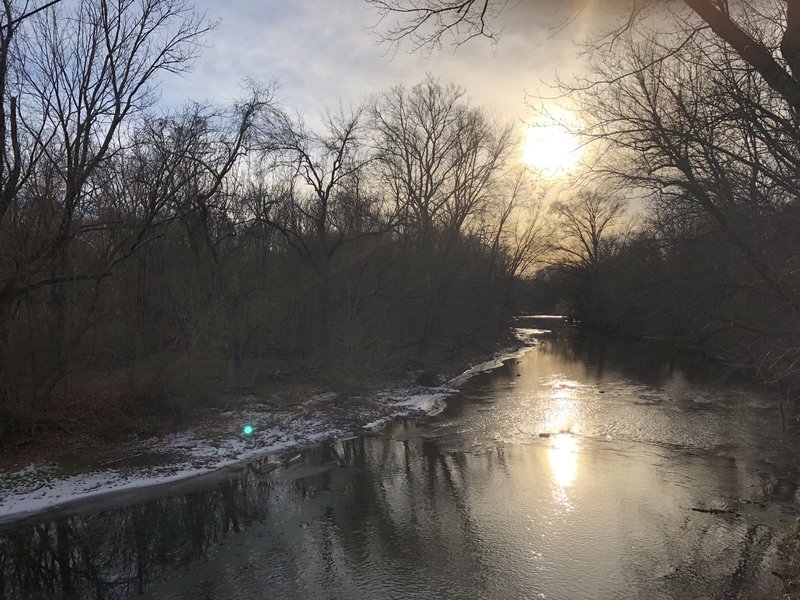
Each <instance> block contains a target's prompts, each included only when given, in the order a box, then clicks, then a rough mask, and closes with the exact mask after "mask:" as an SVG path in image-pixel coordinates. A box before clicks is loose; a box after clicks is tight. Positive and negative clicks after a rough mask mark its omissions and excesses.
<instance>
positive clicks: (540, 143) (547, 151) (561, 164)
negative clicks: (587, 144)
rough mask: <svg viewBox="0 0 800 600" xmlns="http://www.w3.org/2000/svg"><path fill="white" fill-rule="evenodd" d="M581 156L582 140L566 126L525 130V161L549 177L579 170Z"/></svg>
mask: <svg viewBox="0 0 800 600" xmlns="http://www.w3.org/2000/svg"><path fill="white" fill-rule="evenodd" d="M582 155H583V150H582V148H581V145H580V140H579V139H578V137H577V136H576V135H575V134H573V133H570V131H569V130H568V129H567V128H566V127H564V126H563V125H558V124H532V125H529V126H528V128H527V130H526V131H525V141H524V145H523V147H522V159H523V160H524V161H525V164H527V165H528V166H529V167H531V168H532V169H535V170H536V171H539V172H541V173H542V174H543V175H545V176H547V177H551V178H556V177H561V176H564V175H568V174H569V173H571V172H572V171H574V170H575V169H577V168H578V165H579V164H580V161H581V157H582Z"/></svg>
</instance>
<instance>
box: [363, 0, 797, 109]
mask: <svg viewBox="0 0 800 600" xmlns="http://www.w3.org/2000/svg"><path fill="white" fill-rule="evenodd" d="M366 2H367V4H368V5H369V6H371V7H372V8H373V9H374V10H375V11H376V12H377V14H378V15H379V17H380V20H381V22H384V21H387V20H391V19H394V18H397V19H398V20H397V21H396V22H394V23H393V24H392V25H390V26H389V27H388V29H387V31H386V33H385V34H383V38H382V39H383V40H384V41H387V42H389V43H391V44H395V45H396V44H398V43H400V42H401V41H403V40H406V39H407V40H409V41H410V42H411V44H412V46H413V47H414V48H415V49H420V48H427V49H430V48H433V47H436V46H439V45H441V41H442V38H443V37H449V38H450V39H451V40H452V41H453V43H454V44H455V45H460V44H462V43H464V42H466V41H469V40H471V39H473V38H475V37H484V38H488V39H490V40H492V41H496V39H497V36H498V30H497V27H496V26H495V25H494V21H495V19H496V18H497V17H498V16H499V15H500V13H502V12H503V11H504V10H505V9H506V8H507V7H508V2H507V1H505V0H503V1H501V0H366ZM586 4H588V2H586V3H584V6H585V5H586ZM662 4H663V3H661V2H658V1H657V0H634V1H633V2H632V3H631V8H630V9H629V12H628V14H627V15H626V16H625V18H624V20H623V24H622V25H620V26H619V27H617V28H615V29H613V30H612V31H610V32H608V35H609V36H610V37H611V38H613V39H616V37H617V36H619V35H620V34H621V33H622V32H624V31H626V30H628V29H629V28H631V27H632V26H633V25H634V24H635V23H636V22H637V21H639V20H640V19H642V18H643V17H644V16H646V15H648V14H649V13H650V12H651V11H652V10H654V9H661V8H662ZM761 4H762V3H761V2H757V1H755V0H731V1H728V0H683V5H684V6H685V7H688V8H689V9H690V10H691V11H692V12H693V13H694V15H696V16H697V17H698V18H699V20H700V21H701V23H702V24H703V25H705V26H707V27H708V28H710V29H711V30H712V31H713V32H714V33H715V34H716V35H717V36H718V37H719V38H720V39H721V40H723V41H724V42H725V43H727V44H728V45H730V47H731V48H732V49H733V50H734V51H735V52H736V53H737V54H738V55H739V56H740V57H741V58H742V60H744V61H745V62H746V63H747V64H748V65H750V67H751V68H753V69H754V70H755V71H756V72H758V73H759V75H760V76H761V77H762V78H763V80H764V81H765V82H766V83H767V84H768V85H769V86H770V87H772V88H773V89H775V90H776V91H777V92H778V93H779V94H780V95H781V96H782V97H783V98H784V99H785V100H786V102H787V103H788V104H789V105H790V106H791V107H793V109H794V110H798V109H800V0H776V1H775V2H773V7H775V6H779V7H782V8H783V10H784V11H785V12H784V15H785V16H783V17H781V18H780V21H781V22H782V24H781V27H780V32H779V34H778V37H779V39H778V41H777V44H773V43H772V40H770V39H768V38H761V37H759V36H758V35H756V34H754V33H753V32H752V29H751V26H752V24H753V22H754V21H757V20H758V19H760V18H763V17H764V16H765V15H766V14H768V13H769V12H771V11H769V10H767V11H765V10H764V9H763V7H762V6H760V5H761ZM581 10H582V8H581V7H578V8H577V9H576V12H580V11H581ZM676 16H677V20H678V22H679V23H681V22H682V21H683V18H684V17H683V16H682V15H676ZM575 17H576V14H574V13H573V14H571V15H569V16H568V17H567V18H566V20H567V21H569V20H571V19H573V18H575ZM768 18H770V19H771V18H772V17H768ZM775 46H778V47H779V49H780V51H781V56H782V59H783V61H781V60H779V59H778V58H777V57H776V55H775V52H774V49H775Z"/></svg>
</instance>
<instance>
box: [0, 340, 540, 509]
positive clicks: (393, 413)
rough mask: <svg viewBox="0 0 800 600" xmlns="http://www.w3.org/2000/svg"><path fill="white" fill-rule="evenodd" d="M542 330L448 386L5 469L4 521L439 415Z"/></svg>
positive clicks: (326, 398)
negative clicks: (95, 458) (108, 454)
mask: <svg viewBox="0 0 800 600" xmlns="http://www.w3.org/2000/svg"><path fill="white" fill-rule="evenodd" d="M540 331H541V332H542V333H544V331H543V330H528V329H519V328H518V329H516V330H515V333H516V335H517V337H518V338H519V339H520V341H522V342H523V343H524V344H525V346H523V347H522V348H519V349H515V350H513V351H508V352H502V353H499V354H498V355H496V356H495V357H493V358H492V359H491V360H488V361H486V362H483V363H480V364H478V365H475V366H473V367H470V368H469V369H467V370H466V371H464V373H462V374H461V375H459V376H457V377H455V378H453V379H451V380H450V381H449V382H448V384H447V386H446V387H407V388H401V389H395V390H386V391H382V392H379V393H377V394H375V395H374V396H373V397H370V398H364V399H362V400H363V401H362V402H357V403H355V404H353V403H349V404H347V405H346V406H341V405H340V403H337V402H336V400H337V396H336V394H332V393H326V394H320V395H318V396H316V397H314V398H311V399H310V400H309V401H308V402H307V403H304V404H305V405H307V409H306V410H303V411H297V410H295V411H281V412H275V411H272V410H264V411H259V410H252V411H245V412H242V411H236V412H234V411H231V412H227V413H222V414H221V415H219V423H218V427H217V428H216V431H217V434H215V435H211V436H209V435H208V433H207V432H205V431H197V430H192V429H190V430H187V431H183V432H180V433H176V434H172V435H169V436H166V437H162V438H153V439H149V440H144V441H138V442H133V443H131V445H130V446H129V447H128V448H126V452H125V453H124V456H122V458H120V459H117V460H114V461H108V462H107V463H105V464H104V465H100V466H99V467H98V469H96V470H94V471H91V472H83V473H77V474H72V475H68V474H65V473H64V472H63V471H61V470H60V469H59V468H58V467H57V466H54V465H46V464H45V465H31V466H29V467H27V468H25V469H22V470H20V471H16V472H6V473H0V523H3V522H9V521H12V520H16V519H17V518H22V517H24V516H28V515H30V514H31V513H34V512H36V511H41V510H44V509H51V508H56V507H58V506H60V505H62V504H65V503H68V502H73V501H76V500H78V499H85V498H90V497H92V496H98V495H102V494H107V493H109V492H113V491H119V490H131V489H135V488H142V487H147V486H152V485H156V484H163V483H167V482H171V481H178V480H181V479H187V478H191V477H195V476H197V475H201V474H204V473H209V472H211V471H214V470H217V469H221V468H223V467H226V466H229V465H232V464H235V463H238V462H242V461H247V460H252V459H255V458H265V457H266V458H270V457H273V456H274V457H275V461H276V462H280V461H281V460H282V456H281V455H283V454H286V453H288V452H289V451H296V450H299V449H302V448H306V447H308V446H311V445H313V444H316V443H319V442H322V441H325V440H331V439H336V438H340V437H348V436H352V435H353V433H354V432H357V431H358V430H359V429H361V430H366V431H376V430H378V429H381V428H383V427H385V426H386V425H388V424H389V423H390V422H391V421H393V420H395V419H397V418H400V417H404V416H411V415H415V414H427V415H435V414H438V413H439V412H441V411H442V410H444V408H445V406H446V399H447V398H448V397H449V396H452V395H454V394H457V393H458V389H456V388H458V387H459V386H461V385H463V384H464V383H465V382H466V381H467V380H468V379H469V378H471V377H473V376H474V375H476V374H477V373H481V372H484V371H488V370H491V369H495V368H497V367H499V366H501V365H502V364H503V361H505V360H508V359H510V358H514V357H518V356H521V355H522V354H524V353H525V352H527V351H528V350H530V348H531V347H532V345H534V344H535V334H537V333H539V332H540ZM147 456H161V457H165V456H166V457H169V460H166V461H162V462H165V464H158V465H156V466H141V465H140V464H139V462H138V461H137V459H138V458H142V457H147ZM137 464H139V466H137Z"/></svg>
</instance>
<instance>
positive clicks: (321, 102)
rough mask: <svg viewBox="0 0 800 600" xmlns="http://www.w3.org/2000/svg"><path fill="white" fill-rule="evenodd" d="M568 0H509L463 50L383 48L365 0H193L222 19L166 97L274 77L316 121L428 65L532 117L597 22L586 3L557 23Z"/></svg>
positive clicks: (205, 95)
mask: <svg viewBox="0 0 800 600" xmlns="http://www.w3.org/2000/svg"><path fill="white" fill-rule="evenodd" d="M572 1H578V0H572ZM592 1H593V2H598V0H592ZM604 1H608V0H604ZM569 2H570V0H528V1H527V2H526V1H525V0H520V2H519V3H517V4H516V6H515V2H514V1H513V0H512V1H511V2H509V5H510V6H509V8H508V9H507V10H506V12H505V13H504V15H503V16H502V18H501V20H500V25H501V26H502V28H503V33H502V37H501V39H500V42H499V44H498V45H497V46H496V47H495V48H493V47H492V45H491V43H490V42H489V41H488V40H485V39H476V40H473V41H472V42H470V43H469V44H468V45H466V46H462V47H461V48H459V49H458V51H457V52H453V50H452V49H450V48H445V49H444V50H443V51H441V52H434V53H433V54H432V55H430V56H426V55H424V54H420V53H417V54H410V53H409V52H408V51H407V49H401V50H400V51H399V52H397V53H396V54H395V55H394V57H387V56H386V51H387V48H386V47H385V46H380V45H378V43H377V39H376V37H375V36H374V35H373V34H371V32H370V26H371V25H372V24H374V23H375V22H376V15H375V14H374V13H371V12H370V11H369V10H368V9H367V7H366V6H365V4H364V3H363V2H362V0H335V1H333V0H228V1H227V2H224V3H222V2H216V1H213V0H197V2H196V6H197V9H198V10H199V11H201V12H202V11H207V13H208V15H209V17H211V18H212V19H216V18H219V19H221V23H220V25H219V27H218V28H217V30H216V31H214V32H212V33H211V34H210V35H209V36H208V37H207V39H206V42H207V45H208V47H207V48H205V50H204V51H203V55H202V57H201V58H200V59H199V61H198V62H197V63H196V65H195V68H194V70H193V71H192V72H191V73H189V74H188V75H186V76H185V77H184V78H183V79H179V78H176V77H171V78H169V79H168V80H167V81H165V85H164V95H163V98H162V99H163V102H164V103H165V104H167V105H169V106H179V105H181V104H182V103H183V102H184V101H186V100H189V99H192V100H197V101H201V102H202V101H210V102H214V103H226V102H228V101H230V100H231V99H232V98H233V97H235V96H236V93H237V90H239V89H240V84H241V82H242V81H243V79H244V78H246V77H250V78H253V79H255V80H258V81H261V82H269V81H277V82H278V83H279V84H280V93H279V98H280V100H281V101H282V104H283V105H284V107H288V108H290V109H293V110H297V111H299V112H300V113H302V114H303V115H304V116H306V117H307V118H308V120H309V121H310V122H314V121H315V120H316V115H317V114H318V113H319V111H320V110H322V109H323V108H324V107H325V106H332V107H333V106H335V105H336V104H337V103H338V102H339V101H340V100H341V101H342V102H343V103H344V104H345V105H347V104H351V103H352V104H358V103H360V102H361V101H362V100H363V99H364V98H365V96H367V95H368V94H371V93H377V92H382V91H384V90H386V89H388V88H390V87H391V86H393V85H396V84H398V83H405V84H413V83H416V82H418V81H420V80H421V79H422V78H423V77H424V75H425V73H426V72H431V73H432V74H433V75H434V76H438V77H441V79H442V81H443V82H445V83H456V84H458V85H461V86H463V87H464V88H466V90H467V93H468V95H469V96H470V97H471V98H472V99H473V100H474V102H475V103H476V104H478V105H481V106H483V107H485V108H488V109H491V110H494V111H496V112H497V113H498V114H499V115H500V116H503V117H506V118H510V119H514V120H517V121H522V120H529V119H530V118H531V115H530V112H529V109H528V108H527V107H526V105H525V98H526V92H527V93H532V94H536V93H541V94H546V93H548V88H547V82H552V81H553V80H554V78H555V76H556V74H558V75H559V76H561V77H566V78H569V77H571V76H572V73H573V72H574V71H575V70H576V69H579V68H580V64H581V63H580V61H579V59H578V58H577V52H576V50H575V47H574V46H573V44H572V41H573V40H574V39H579V38H581V37H582V36H583V35H584V34H585V33H586V31H587V29H593V28H595V27H596V26H597V22H598V19H599V18H600V16H601V15H600V14H599V13H598V9H595V8H593V7H590V8H588V9H587V10H584V11H583V13H581V15H580V18H579V19H578V20H577V21H576V22H575V23H573V24H572V25H570V26H569V27H568V28H567V29H566V30H563V31H560V32H554V30H553V29H554V27H555V26H557V25H558V23H559V22H560V19H562V18H563V16H565V14H566V13H567V12H568V9H565V8H564V5H568V4H569ZM559 7H561V9H560V12H559Z"/></svg>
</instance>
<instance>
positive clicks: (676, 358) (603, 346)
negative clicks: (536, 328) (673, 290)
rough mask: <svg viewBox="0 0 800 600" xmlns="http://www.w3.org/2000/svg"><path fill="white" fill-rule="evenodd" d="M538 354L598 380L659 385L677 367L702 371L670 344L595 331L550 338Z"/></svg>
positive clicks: (690, 370)
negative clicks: (618, 379) (578, 368)
mask: <svg viewBox="0 0 800 600" xmlns="http://www.w3.org/2000/svg"><path fill="white" fill-rule="evenodd" d="M538 351H539V352H541V353H542V354H545V355H548V356H552V357H555V358H557V359H558V360H562V361H568V362H570V363H573V364H575V365H580V366H583V367H585V368H586V370H587V374H588V375H589V376H594V377H597V378H598V379H599V378H602V377H603V376H604V375H612V374H613V375H622V376H624V377H627V378H630V379H633V380H635V381H639V382H641V383H647V384H659V383H662V382H663V381H664V380H666V379H668V378H669V377H670V375H671V374H672V373H673V371H674V370H675V369H676V368H680V369H681V371H684V370H686V371H687V372H688V373H689V374H691V373H692V372H693V371H697V370H698V369H697V367H696V366H695V367H694V368H693V367H692V365H691V364H690V360H689V357H688V356H682V355H681V354H679V353H678V352H677V351H676V350H675V349H673V348H671V347H669V346H668V345H666V344H659V343H657V342H649V341H634V340H630V339H619V338H615V337H613V336H611V335H608V334H603V333H599V332H592V331H581V332H577V333H574V334H568V335H562V336H559V337H558V338H547V339H545V340H543V343H542V344H541V345H540V346H539V347H538ZM703 375H707V373H706V372H704V373H703Z"/></svg>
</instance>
